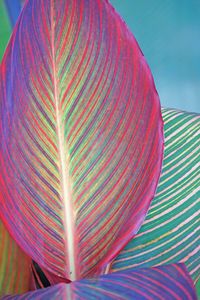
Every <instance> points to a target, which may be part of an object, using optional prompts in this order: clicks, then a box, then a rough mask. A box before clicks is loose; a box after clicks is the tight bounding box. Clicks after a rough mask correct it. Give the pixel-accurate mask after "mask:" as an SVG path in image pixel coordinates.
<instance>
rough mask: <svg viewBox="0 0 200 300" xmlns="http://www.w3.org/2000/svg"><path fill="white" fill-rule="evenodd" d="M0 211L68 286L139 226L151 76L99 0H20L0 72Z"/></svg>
mask: <svg viewBox="0 0 200 300" xmlns="http://www.w3.org/2000/svg"><path fill="white" fill-rule="evenodd" d="M0 98H1V106H0V114H1V121H0V135H1V143H0V169H1V172H0V186H1V188H0V196H1V197H0V198H1V199H3V200H2V201H1V204H0V215H1V218H2V219H3V221H4V222H5V224H6V226H7V228H8V229H9V231H10V232H11V234H12V236H13V237H14V238H15V239H16V241H17V242H18V243H19V245H20V246H21V247H22V248H23V250H24V251H25V252H26V253H27V254H29V255H30V256H31V258H33V259H34V260H35V261H36V262H37V263H38V264H39V265H41V266H43V267H44V268H45V269H46V270H48V271H50V272H52V273H54V274H55V275H56V276H61V277H64V278H67V279H69V280H75V279H79V278H82V277H87V276H92V275H93V276H94V275H95V276H96V275H98V274H101V273H103V272H104V270H105V268H106V266H107V264H108V262H110V261H112V259H113V258H114V257H115V256H116V255H117V253H118V252H119V251H120V250H121V249H122V248H123V247H124V246H125V245H126V244H127V242H128V241H129V240H130V239H131V238H132V237H133V236H134V235H135V234H136V232H137V231H138V229H139V227H140V226H141V224H142V222H143V220H144V218H145V215H146V213H147V210H148V208H149V205H150V202H151V200H152V198H153V197H154V193H155V190H156V186H157V182H158V179H159V175H160V170H161V164H162V154H163V124H162V117H161V112H160V103H159V98H158V95H157V92H156V90H155V87H154V82H153V79H152V75H151V72H150V70H149V68H148V66H147V63H146V61H145V59H144V56H143V54H142V53H141V51H140V49H139V47H138V45H137V42H136V41H135V39H134V37H133V36H132V34H131V32H130V31H129V29H128V28H127V27H126V25H125V23H124V21H123V20H122V19H121V18H120V17H119V15H118V14H117V13H116V12H115V10H114V9H113V8H112V6H111V5H110V4H109V3H108V2H107V1H105V0H68V1H67V0H61V1H59V4H58V2H57V1H55V0H45V1H44V0H42V1H41V0H28V1H27V2H26V4H25V6H24V9H23V11H22V14H21V16H20V18H19V20H18V23H17V25H16V27H15V29H14V33H13V35H12V38H11V40H10V43H9V46H8V48H7V50H6V53H5V56H4V58H3V61H2V64H1V69H0Z"/></svg>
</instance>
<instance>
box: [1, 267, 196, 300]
mask: <svg viewBox="0 0 200 300" xmlns="http://www.w3.org/2000/svg"><path fill="white" fill-rule="evenodd" d="M3 299H4V300H7V299H13V300H14V299H16V300H17V299H73V300H74V299H87V300H89V299H116V300H119V299H137V300H139V299H141V300H145V299H148V300H151V299H152V300H158V299H163V300H164V299H174V300H175V299H177V300H178V299H184V300H190V299H193V300H197V295H196V292H195V289H194V286H193V282H192V280H191V278H190V276H189V273H188V271H187V269H186V267H185V265H184V264H174V265H166V266H161V267H157V268H145V269H139V270H135V271H129V272H116V273H112V274H107V275H103V276H100V277H99V278H91V279H82V280H79V281H74V282H72V283H71V284H63V283H61V284H58V285H55V286H53V287H50V288H46V289H40V290H38V291H34V292H31V293H28V294H26V295H24V296H23V295H22V296H21V297H18V296H17V297H15V296H5V297H4V298H3Z"/></svg>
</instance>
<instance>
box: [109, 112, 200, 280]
mask: <svg viewBox="0 0 200 300" xmlns="http://www.w3.org/2000/svg"><path fill="white" fill-rule="evenodd" d="M162 115H163V120H164V133H165V152H164V153H165V154H164V160H163V169H162V173H161V177H160V181H159V185H158V188H157V192H156V196H155V198H154V199H153V201H152V203H151V206H150V209H149V212H148V214H147V217H146V219H145V221H144V223H143V225H142V227H141V228H140V230H139V232H138V234H137V235H136V236H135V237H134V239H132V240H131V241H130V242H129V243H128V245H127V246H126V247H125V248H124V249H123V250H122V251H121V253H120V254H119V255H118V257H117V258H116V259H115V261H114V262H113V264H112V267H111V269H112V271H113V272H114V271H122V270H128V269H129V268H130V269H133V268H136V269H138V268H144V267H152V266H156V265H162V264H168V263H175V262H184V263H185V264H186V267H187V268H188V270H189V272H190V275H191V277H192V279H193V281H194V283H195V284H196V282H197V279H198V276H199V273H200V256H199V251H200V246H199V234H200V231H199V210H200V202H199V198H200V191H199V183H200V169H199V156H200V148H199V145H200V139H199V137H200V136H199V133H200V115H198V114H195V113H188V112H182V111H178V110H173V109H165V108H163V109H162Z"/></svg>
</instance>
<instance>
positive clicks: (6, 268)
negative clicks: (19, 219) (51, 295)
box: [0, 220, 31, 298]
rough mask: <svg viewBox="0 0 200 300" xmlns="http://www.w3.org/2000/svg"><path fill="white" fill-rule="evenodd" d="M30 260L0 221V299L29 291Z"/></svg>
mask: <svg viewBox="0 0 200 300" xmlns="http://www.w3.org/2000/svg"><path fill="white" fill-rule="evenodd" d="M30 264H31V259H30V258H29V257H28V256H27V255H26V254H25V253H24V252H23V251H22V250H21V249H20V248H19V246H18V245H17V244H16V242H15V241H14V240H13V238H12V237H11V236H10V234H9V233H8V231H7V229H6V228H5V226H4V224H3V223H2V221H1V220H0V298H1V297H2V296H3V295H5V294H21V293H27V292H28V291H29V285H30V277H31V272H30Z"/></svg>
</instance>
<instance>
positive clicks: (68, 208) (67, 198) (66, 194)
mask: <svg viewBox="0 0 200 300" xmlns="http://www.w3.org/2000/svg"><path fill="white" fill-rule="evenodd" d="M51 34H52V44H51V47H52V61H53V86H54V98H55V108H56V127H57V142H58V155H59V167H60V177H61V180H60V184H61V198H62V201H63V208H64V230H65V248H66V250H67V254H68V255H66V260H67V258H68V261H66V263H67V266H69V268H70V270H68V271H69V272H67V273H69V274H70V278H69V279H70V280H72V281H73V280H75V279H76V268H75V257H74V218H73V209H72V194H71V187H70V179H69V170H68V169H67V166H69V164H67V158H66V145H65V141H64V129H63V127H62V123H61V109H60V105H59V91H58V84H57V72H56V64H55V47H54V42H55V32H54V17H53V0H52V3H51ZM67 256H68V257H67Z"/></svg>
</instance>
